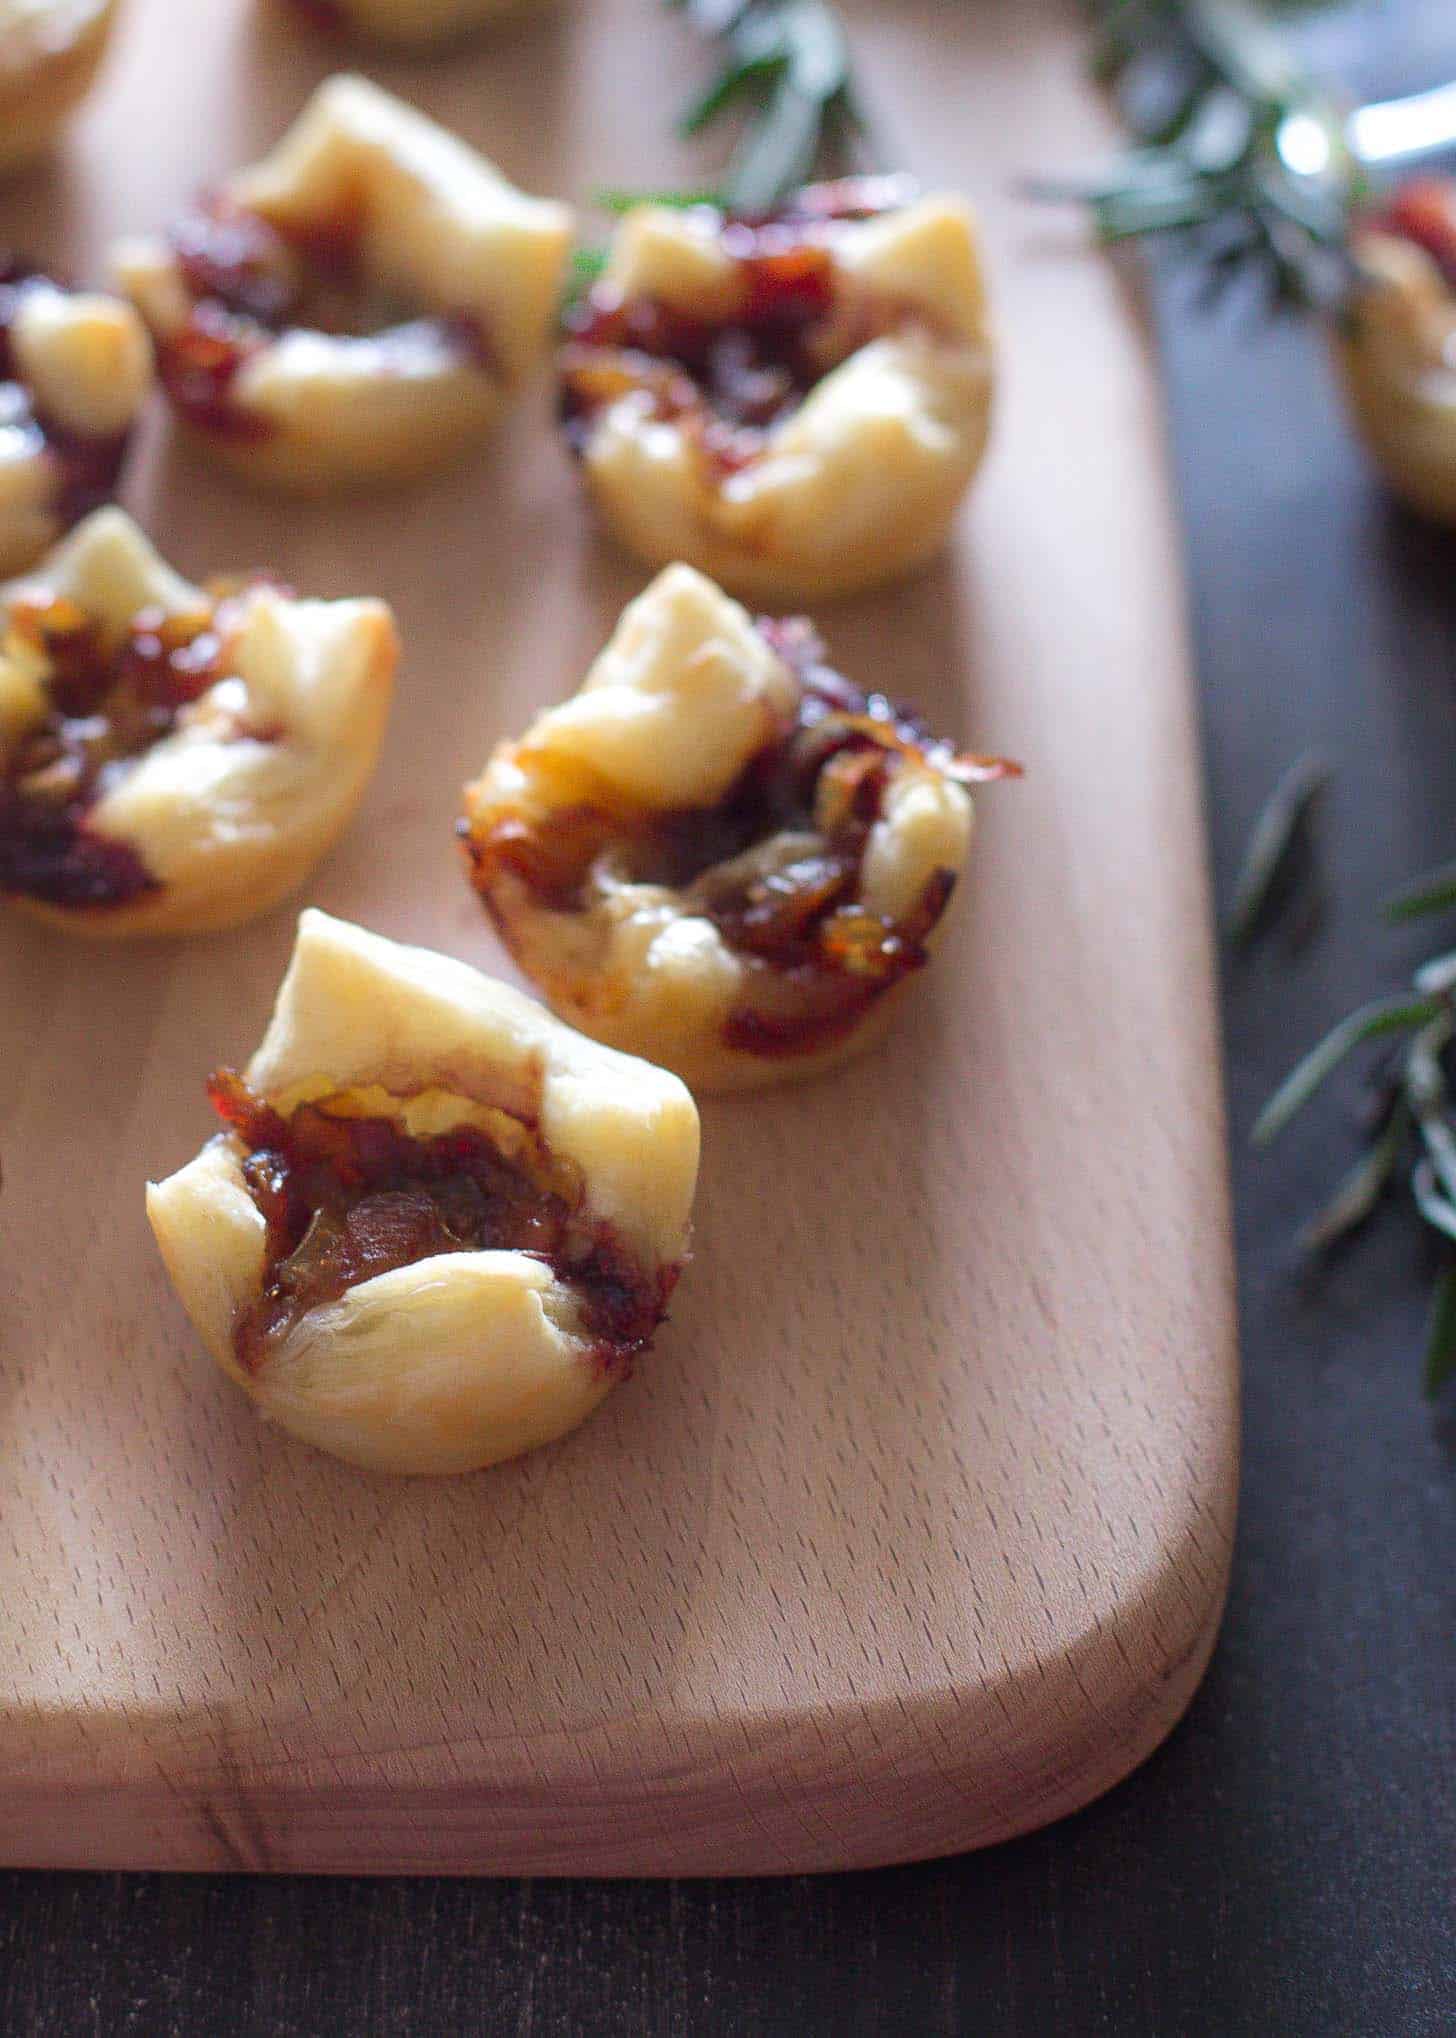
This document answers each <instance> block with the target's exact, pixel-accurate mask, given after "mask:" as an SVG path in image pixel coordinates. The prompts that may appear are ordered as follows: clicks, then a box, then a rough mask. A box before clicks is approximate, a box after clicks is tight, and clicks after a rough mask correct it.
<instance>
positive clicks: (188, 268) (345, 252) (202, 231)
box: [158, 199, 496, 439]
mask: <svg viewBox="0 0 1456 2038" xmlns="http://www.w3.org/2000/svg"><path fill="white" fill-rule="evenodd" d="M171 239H172V252H173V254H174V256H175V258H176V261H177V266H178V269H179V271H180V272H181V276H182V279H183V282H184V284H185V286H186V288H187V292H188V295H189V297H190V299H191V307H190V309H189V312H188V315H187V319H186V321H185V323H184V324H183V325H182V326H181V327H180V328H179V329H178V330H177V331H176V332H174V333H172V334H170V335H169V336H168V337H166V338H165V339H163V340H162V341H161V342H160V344H159V348H158V368H159V372H160V375H161V378H162V383H163V386H164V388H165V389H166V391H167V394H168V395H169V396H170V398H171V399H172V402H173V403H174V404H175V406H176V407H177V409H178V411H179V412H180V413H181V414H182V415H183V416H184V417H185V418H187V419H188V421H189V422H190V423H192V424H194V425H197V426H199V427H200V428H201V429H202V430H204V431H209V432H214V433H220V434H222V435H224V436H227V437H231V438H245V439H246V438H258V437H262V436H266V434H267V433H268V431H269V429H270V426H269V424H268V421H267V420H266V419H265V418H264V417H263V416H262V415H261V414H260V413H259V412H257V411H254V410H250V409H249V408H248V407H247V405H246V404H244V403H241V402H239V401H238V399H237V394H236V384H237V380H238V377H239V376H240V375H241V374H242V372H243V370H244V368H245V367H246V366H247V364H248V363H249V361H251V360H253V359H254V358H255V357H256V356H257V355H258V354H260V353H262V352H264V351H265V349H267V348H268V347H270V346H272V345H273V344H274V343H275V341H277V340H278V339H279V337H280V336H281V335H283V334H285V333H288V332H292V331H298V330H307V331H310V332H318V333H326V334H329V335H331V336H336V337H340V336H347V337H353V338H356V339H357V338H368V339H372V340H373V341H374V342H375V345H376V348H377V350H378V361H379V366H380V368H381V370H383V371H384V372H388V371H389V370H390V368H391V367H394V368H396V369H397V370H398V372H400V373H404V372H406V371H407V370H408V369H409V368H410V367H411V366H413V365H416V364H417V363H418V362H419V360H420V358H421V357H422V356H424V357H428V358H437V357H444V358H446V359H448V360H450V361H452V362H454V363H456V364H458V365H463V366H466V367H472V368H477V369H479V370H480V371H481V372H482V373H484V374H493V373H495V372H496V371H495V364H494V359H493V355H492V352H491V346H490V340H489V337H488V335H487V334H486V332H485V331H484V329H483V328H482V326H481V325H480V322H479V320H478V319H475V318H473V317H471V316H469V315H468V314H466V313H464V312H460V313H450V314H448V315H443V314H442V315H430V316H425V317H422V316H420V315H419V314H418V308H417V307H415V306H413V305H411V303H410V302H409V301H408V300H407V299H406V298H405V297H404V296H403V295H401V294H400V293H398V292H395V291H392V290H389V289H386V288H384V287H383V286H381V285H379V284H378V283H377V282H375V281H374V280H373V279H371V278H370V276H369V275H368V273H367V271H366V269H365V266H364V261H363V244H364V223H363V219H362V216H360V215H358V214H357V213H356V214H348V213H345V214H341V215H340V216H339V218H338V219H337V220H335V221H333V222H331V223H330V224H328V225H327V226H323V225H318V224H313V225H307V226H305V225H290V226H288V227H286V228H285V227H283V226H279V225H275V224H274V223H272V222H271V221H269V220H266V219H264V218H263V217H262V215H261V214H260V213H256V212H249V211H247V210H246V209H245V208H243V207H241V206H236V205H230V204H229V203H228V202H227V201H226V200H222V199H214V200H212V201H210V202H209V203H207V204H204V205H201V206H199V207H198V208H197V210H196V211H194V212H192V213H189V214H188V215H187V216H186V217H185V218H184V219H183V220H181V221H180V222H179V223H178V224H177V225H176V226H175V227H174V228H173V229H172V236H171Z"/></svg>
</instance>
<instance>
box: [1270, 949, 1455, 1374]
mask: <svg viewBox="0 0 1456 2038" xmlns="http://www.w3.org/2000/svg"><path fill="white" fill-rule="evenodd" d="M1396 1036H1399V1037H1400V1044H1399V1046H1398V1048H1397V1050H1396V1053H1395V1056H1394V1058H1393V1061H1392V1063H1391V1065H1390V1067H1389V1068H1388V1069H1387V1070H1386V1071H1385V1073H1384V1075H1383V1078H1382V1081H1381V1083H1380V1085H1379V1088H1378V1092H1377V1108H1376V1110H1375V1111H1374V1112H1373V1113H1372V1114H1371V1117H1370V1123H1369V1129H1368V1135H1367V1142H1366V1150H1365V1153H1364V1154H1363V1156H1362V1157H1361V1158H1360V1160H1358V1161H1357V1162H1356V1164H1355V1166H1354V1167H1353V1168H1352V1169H1351V1170H1350V1172H1349V1174H1348V1175H1346V1177H1345V1179H1344V1181H1343V1182H1342V1183H1341V1184H1340V1186H1339V1187H1338V1189H1337V1190H1336V1191H1335V1194H1334V1196H1333V1197H1332V1198H1331V1200H1330V1201H1329V1203H1327V1204H1326V1206H1325V1208H1324V1209H1323V1210H1322V1211H1320V1212H1319V1214H1318V1215H1317V1216H1316V1217H1315V1218H1314V1219H1313V1220H1312V1222H1311V1223H1310V1224H1309V1225H1307V1226H1306V1228H1305V1231H1304V1234H1303V1240H1304V1244H1305V1246H1306V1247H1307V1248H1308V1249H1310V1250H1311V1251H1324V1250H1326V1249H1328V1248H1329V1247H1330V1246H1333V1245H1335V1244H1337V1243H1338V1242H1339V1241H1340V1240H1341V1239H1344V1238H1346V1237H1348V1236H1349V1234H1350V1233H1352V1232H1353V1231H1355V1230H1356V1229H1358V1227H1359V1226H1360V1225H1362V1224H1364V1222H1365V1221H1366V1219H1367V1218H1368V1217H1370V1216H1371V1215H1372V1214H1373V1213H1374V1211H1375V1209H1376V1208H1377V1206H1378V1205H1379V1203H1380V1202H1381V1200H1382V1198H1383V1197H1384V1196H1385V1194H1386V1191H1387V1190H1388V1189H1389V1188H1390V1187H1391V1186H1392V1185H1393V1184H1394V1183H1395V1182H1396V1181H1398V1180H1399V1179H1400V1178H1401V1177H1402V1175H1404V1176H1405V1179H1406V1180H1407V1182H1408V1185H1409V1189H1410V1195H1411V1200H1412V1203H1413V1204H1414V1206H1415V1209H1416V1211H1417V1213H1418V1215H1419V1216H1420V1218H1421V1219H1422V1221H1423V1222H1424V1223H1425V1224H1426V1225H1428V1226H1429V1228H1430V1229H1431V1230H1432V1231H1433V1232H1434V1233H1435V1234H1436V1235H1437V1237H1438V1238H1440V1239H1441V1241H1442V1244H1443V1246H1444V1248H1445V1255H1444V1259H1443V1265H1442V1271H1441V1275H1440V1278H1439V1281H1438V1283H1437V1288H1436V1294H1435V1298H1434V1301H1433V1305H1432V1310H1431V1317H1430V1323H1429V1326H1428V1331H1427V1344H1426V1359H1425V1370H1424V1382H1425V1391H1426V1392H1427V1394H1429V1395H1432V1396H1434V1395H1436V1394H1438V1393H1439V1392H1440V1391H1441V1389H1442V1388H1443V1387H1444V1386H1445V1384H1446V1382H1447V1381H1448V1380H1449V1379H1450V1378H1451V1377H1452V1375H1453V1373H1456V1250H1453V1249H1456V1118H1453V1097H1452V1089H1451V1081H1452V1069H1451V1053H1452V1041H1453V1039H1456V949H1452V950H1448V951H1445V952H1443V953H1442V954H1440V955H1437V956H1435V957H1433V958H1432V960H1431V961H1429V962H1427V963H1424V964H1422V966H1421V967H1420V968H1419V969H1418V970H1417V971H1416V972H1415V975H1414V977H1413V978H1412V980H1411V988H1410V991H1409V992H1407V993H1404V994H1402V995H1400V996H1397V997H1392V998H1382V999H1379V1000H1377V1001H1375V1002H1374V1003H1372V1004H1369V1005H1362V1006H1361V1007H1360V1009H1359V1010H1358V1011H1356V1012H1352V1013H1350V1014H1349V1015H1348V1017H1346V1018H1344V1019H1342V1020H1341V1021H1340V1023H1339V1025H1338V1026H1336V1027H1334V1028H1333V1029H1332V1030H1331V1031H1330V1032H1329V1033H1327V1034H1326V1035H1325V1037H1324V1039H1323V1040H1321V1041H1320V1042H1319V1043H1318V1045H1317V1046H1315V1047H1314V1048H1312V1049H1311V1050H1310V1052H1309V1053H1308V1054H1307V1055H1305V1056H1304V1058H1303V1060H1301V1061H1300V1062H1298V1063H1297V1064H1296V1065H1295V1067H1294V1068H1293V1069H1292V1070H1291V1071H1290V1073H1289V1074H1288V1075H1287V1076H1286V1077H1285V1079H1284V1081H1283V1082H1282V1083H1281V1084H1280V1086H1279V1088H1278V1089H1277V1090H1276V1091H1275V1092H1274V1095H1273V1096H1272V1097H1271V1098H1270V1099H1269V1101H1268V1103H1267V1104H1265V1106H1264V1108H1263V1110H1262V1111H1261V1112H1260V1114H1259V1116H1258V1119H1257V1120H1256V1121H1255V1125H1254V1132H1253V1138H1254V1143H1255V1144H1256V1145H1257V1146H1267V1145H1268V1144H1269V1142H1270V1141H1271V1140H1273V1139H1277V1138H1278V1136H1279V1134H1280V1133H1281V1132H1282V1131H1283V1130H1284V1128H1285V1127H1286V1126H1287V1125H1288V1124H1289V1122H1290V1120H1291V1119H1292V1118H1293V1117H1294V1116H1295V1115H1296V1113H1298V1112H1299V1111H1301V1110H1302V1109H1303V1108H1304V1106H1305V1105H1306V1104H1307V1103H1308V1102H1309V1101H1310V1099H1311V1098H1312V1097H1313V1096H1314V1095H1315V1093H1316V1091H1318V1090H1319V1089H1320V1088H1321V1086H1322V1085H1323V1084H1324V1083H1325V1082H1327V1081H1328V1080H1329V1078H1330V1077H1331V1076H1332V1075H1333V1074H1334V1073H1335V1071H1336V1069H1338V1068H1339V1067H1340V1065H1341V1064H1342V1063H1343V1062H1344V1061H1345V1060H1346V1059H1347V1057H1348V1056H1349V1055H1351V1054H1353V1053H1354V1052H1355V1050H1356V1049H1357V1048H1359V1047H1361V1046H1363V1045H1365V1044H1366V1043H1367V1042H1370V1041H1375V1040H1389V1039H1392V1038H1394V1037H1396Z"/></svg>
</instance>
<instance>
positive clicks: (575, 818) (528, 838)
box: [460, 565, 1015, 1090]
mask: <svg viewBox="0 0 1456 2038" xmlns="http://www.w3.org/2000/svg"><path fill="white" fill-rule="evenodd" d="M1014 769H1015V767H1014V766H1010V765H1007V764H1006V763H1004V762H1003V761H1002V760H999V759H992V758H974V757H960V756H957V755H956V754H955V753H954V751H953V750H952V748H951V746H950V745H949V744H948V743H943V742H940V741H938V740H937V739H936V738H934V737H932V736H931V735H930V734H929V733H928V731H927V730H926V729H925V728H924V726H923V725H922V724H921V723H920V722H919V721H918V720H917V719H916V718H915V716H913V715H911V714H909V713H908V712H907V711H906V710H904V709H903V708H900V707H897V706H896V705H895V704H894V703H893V702H891V701H889V700H887V699H886V698H885V697H884V696H883V695H881V694H879V693H868V694H867V693H865V692H862V691H861V689H860V688H859V687H857V686H855V685H854V684H852V682H850V681H849V680H847V679H844V678H843V677H841V675H840V674H838V673H837V672H834V671H833V670H832V669H831V668H830V667H829V666H828V665H827V664H826V663H825V657H824V649H823V646H822V645H821V644H820V642H819V639H818V638H817V637H816V635H815V633H814V631H813V630H812V628H811V627H810V626H809V625H808V624H807V623H806V622H804V621H802V620H798V621H790V622H768V621H759V622H754V621H753V619H752V618H751V617H750V616H749V615H748V613H747V611H746V610H744V609H742V608H740V607H739V605H738V603H737V602H735V601H732V600H730V599H729V597H728V596H727V595H725V594H724V593H723V592H722V591H721V589H719V588H717V587H716V586H714V584H713V583H712V582H711V581H710V580H707V579H706V578H705V577H704V576H703V575H702V574H700V573H698V572H697V571H696V570H695V569H694V568H693V567H690V566H685V565H676V566H670V567H668V568H667V569H666V570H665V571H664V572H662V573H661V574H659V575H658V577H657V579H656V580H655V581H653V583H652V585H651V586H650V587H649V588H648V589H647V590H646V592H645V593H644V594H642V595H640V596H639V597H638V599H637V600H636V601H634V602H632V603H631V604H630V606H629V607H628V608H627V609H626V610H625V611H624V613H623V615H622V617H621V620H620V622H619V623H618V625H617V628H616V631H615V633H614V634H613V636H612V638H611V641H610V642H609V643H608V644H607V646H606V648H605V650H604V651H603V652H602V653H601V655H600V657H599V658H598V659H597V661H596V663H595V665H593V667H592V669H591V671H590V672H589V673H588V675H587V677H586V680H585V681H584V683H583V685H582V687H581V689H580V691H579V692H578V693H576V694H575V695H574V696H573V697H572V698H571V699H570V700H568V701H566V702H564V703H563V704H562V705H561V706H559V707H555V708H549V709H547V710H546V712H545V713H544V714H542V715H540V716H539V717H538V718H537V720H536V721H535V722H534V723H533V725H532V726H531V728H529V729H528V730H527V731H526V733H525V735H524V736H523V737H521V739H520V740H519V741H518V742H513V743H503V744H501V745H500V747H499V748H498V749H497V750H496V752H495V754H494V755H493V756H492V758H491V759H490V761H489V763H488V764H487V765H486V767H485V770H484V771H483V772H482V774H481V776H480V777H479V778H478V779H477V780H476V781H475V782H474V784H473V785H470V786H468V787H467V788H466V792H465V818H464V820H463V821H462V822H461V824H460V832H461V836H462V841H463V845H464V849H465V855H466V861H467V866H468V869H469V874H470V878H471V881H472V883H473V884H474V885H475V888H476V889H477V891H478V892H479V893H480V896H481V898H482V899H483V900H484V901H485V904H486V906H487V907H488V908H489V910H490V913H491V915H492V917H493V919H494V921H495V923H496V926H497V927H498V928H499V930H500V933H501V936H502V938H503V939H504V941H505V943H506V945H507V947H508V948H509V949H510V951H511V953H512V954H513V955H514V957H515V959H516V961H517V962H518V963H519V964H520V966H521V968H522V969H523V970H524V971H525V972H526V974H527V975H528V976H529V977H530V978H531V979H532V980H533V982H535V983H536V984H538V985H539V986H540V988H541V990H542V991H543V993H544V994H545V996H546V998H547V1000H548V1002H549V1003H550V1004H551V1006H552V1008H553V1009H554V1010H555V1011H557V1012H558V1013H560V1014H561V1016H562V1017H563V1018H565V1019H568V1020H570V1022H571V1023H572V1024H573V1025H574V1026H579V1027H580V1028H581V1029H582V1030H583V1031H584V1032H586V1033H590V1034H592V1035H594V1036H595V1037H596V1038H597V1039H599V1040H603V1041H606V1042H608V1043H609V1044H610V1045H612V1046H614V1047H620V1048H625V1049H627V1050H629V1051H631V1052H633V1053H638V1054H645V1055H647V1056H648V1057H649V1058H650V1059H651V1060H653V1061H658V1062H661V1063H662V1064H663V1065H664V1066H665V1067H667V1068H671V1069H675V1070H676V1071H677V1073H678V1074H679V1075H680V1076H682V1077H683V1078H684V1079H685V1080H686V1081H687V1082H689V1083H691V1084H693V1085H694V1086H695V1087H698V1088H702V1089H709V1090H712V1089H729V1088H739V1087H744V1086H748V1085H754V1084H761V1083H769V1082H775V1081H779V1080H781V1079H783V1078H785V1077H791V1076H802V1075H808V1074H812V1073H814V1072H815V1071H817V1070H820V1069H823V1068H827V1067H829V1066H831V1065H832V1064H833V1063H835V1062H838V1061H841V1060H843V1059H844V1058H845V1056H847V1055H849V1054H852V1053H855V1052H857V1051H858V1050H859V1049H861V1048H863V1047H865V1046H866V1045H868V1044H869V1043H870V1042H871V1041H872V1040H874V1039H876V1038H878V1037H879V1035H880V1034H881V1033H882V1032H883V1031H884V1029H885V1026H886V1024H887V1022H888V1020H889V1017H890V1014H891V1011H892V1009H893V1006H894V1004H895V1002H896V998H897V996H898V994H899V991H900V988H901V987H902V986H903V985H904V983H905V982H906V980H907V979H908V978H910V977H911V976H913V975H914V974H915V973H916V972H917V971H918V970H919V969H920V968H921V966H922V965H923V964H924V963H925V961H926V959H927V957H928V954H929V949H930V944H931V941H932V939H933V937H934V934H935V930H936V928H937V926H938V925H939V922H940V918H941V915H942V913H943V912H944V910H945V906H946V902H947V900H948V899H949V897H950V893H951V889H952V887H953V885H954V883H955V880H956V877H957V875H958V873H959V872H960V870H961V869H962V867H963V866H964V864H965V861H966V856H967V853H968V850H969V847H970V839H971V821H972V810H971V799H970V795H969V793H968V791H967V786H968V785H969V784H972V783H974V782H976V781H978V780H983V779H990V778H999V777H1002V776H1005V775H1006V774H1007V773H1008V772H1011V771H1014Z"/></svg>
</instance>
